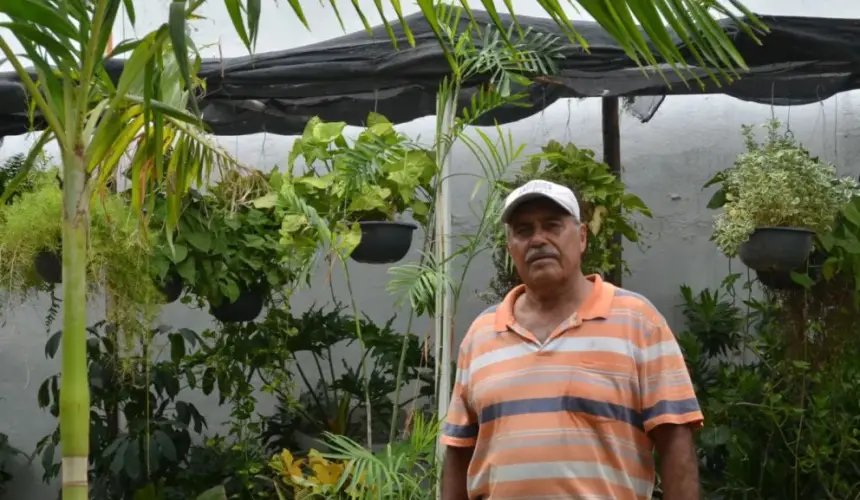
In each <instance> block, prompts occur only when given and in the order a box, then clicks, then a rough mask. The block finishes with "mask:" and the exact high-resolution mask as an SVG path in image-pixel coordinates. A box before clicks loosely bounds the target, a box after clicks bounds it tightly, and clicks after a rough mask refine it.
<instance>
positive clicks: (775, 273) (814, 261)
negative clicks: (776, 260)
mask: <svg viewBox="0 0 860 500" xmlns="http://www.w3.org/2000/svg"><path fill="white" fill-rule="evenodd" d="M825 260H827V254H826V253H824V252H820V251H815V252H813V253H812V255H810V256H809V265H808V266H807V265H806V263H804V264H803V265H801V266H799V267H797V268H795V269H793V271H794V272H796V273H799V274H806V275H808V276H809V278H810V279H811V280H812V281H815V282H817V281H818V279H819V278H821V266H822V265H824V261H825ZM791 273H792V270H789V271H783V270H781V269H763V270H758V271H756V272H755V274H756V276H757V277H758V280H759V282H761V284H762V285H764V286H765V287H767V288H770V289H773V290H800V289H802V288H803V285H801V284H800V283H798V282H796V281H794V279H793V278H792V277H791Z"/></svg>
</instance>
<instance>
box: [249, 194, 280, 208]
mask: <svg viewBox="0 0 860 500" xmlns="http://www.w3.org/2000/svg"><path fill="white" fill-rule="evenodd" d="M277 202H278V195H277V193H269V194H267V195H265V196H262V197H260V198H257V199H256V200H254V201H252V202H251V204H252V205H254V208H261V209H265V208H273V207H274V206H275V205H277Z"/></svg>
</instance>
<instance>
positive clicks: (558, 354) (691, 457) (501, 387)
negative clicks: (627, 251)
mask: <svg viewBox="0 0 860 500" xmlns="http://www.w3.org/2000/svg"><path fill="white" fill-rule="evenodd" d="M502 220H503V221H504V222H505V224H506V225H507V247H508V251H509V252H510V255H511V258H512V260H513V262H514V264H515V265H516V268H517V272H518V273H519V275H520V278H521V279H522V282H523V285H520V286H519V287H517V288H515V289H513V290H512V291H511V292H510V293H508V295H507V296H506V297H505V299H504V301H503V302H502V303H501V304H499V305H498V306H496V307H493V308H490V309H489V310H487V311H485V312H484V313H483V314H481V316H480V317H478V318H477V319H476V320H475V322H474V323H473V324H472V326H471V328H470V329H469V332H468V333H467V334H466V338H465V339H464V340H463V343H462V344H461V346H460V354H459V359H458V365H457V368H458V369H457V381H456V384H455V387H454V394H453V397H452V401H451V407H450V409H449V412H448V416H447V419H446V423H445V426H444V430H443V436H442V443H443V444H445V445H446V446H447V451H446V454H445V464H444V470H443V479H442V500H467V499H470V500H476V499H482V500H503V499H523V500H525V499H535V500H538V499H542V500H549V499H559V500H561V499H578V500H650V499H651V494H652V490H653V484H654V474H655V466H654V456H653V452H654V450H655V448H656V451H657V454H658V456H659V461H660V474H661V480H662V489H663V498H664V500H698V499H699V480H698V459H697V457H696V452H695V448H694V441H693V429H695V428H697V427H699V426H701V425H702V420H703V419H702V413H701V411H700V410H699V404H698V402H697V400H696V396H695V394H694V392H693V387H692V384H691V383H690V376H689V373H688V372H687V369H686V366H685V363H684V359H683V357H682V355H681V351H680V349H679V347H678V343H677V342H676V341H675V338H674V336H673V335H672V332H671V331H670V330H669V327H668V326H667V325H666V321H665V320H664V319H663V317H662V316H661V315H660V313H659V312H657V311H656V310H655V309H654V307H653V306H652V305H651V304H650V303H649V302H648V301H647V300H646V299H645V298H644V297H642V296H640V295H638V294H635V293H633V292H629V291H627V290H624V289H621V288H617V287H615V286H613V285H611V284H609V283H606V282H604V281H603V280H602V279H601V278H600V277H599V276H596V275H595V276H583V274H582V269H581V267H580V266H581V258H582V253H583V252H584V251H585V248H586V244H587V226H586V225H585V224H583V223H582V222H581V221H580V220H579V203H578V202H577V200H576V197H575V196H574V194H573V192H572V191H571V190H570V189H568V188H566V187H563V186H560V185H558V184H554V183H551V182H546V181H531V182H529V183H527V184H525V185H524V186H522V187H520V188H518V189H516V190H514V191H513V192H512V193H511V194H510V196H508V198H507V199H506V200H505V207H504V212H503V214H502Z"/></svg>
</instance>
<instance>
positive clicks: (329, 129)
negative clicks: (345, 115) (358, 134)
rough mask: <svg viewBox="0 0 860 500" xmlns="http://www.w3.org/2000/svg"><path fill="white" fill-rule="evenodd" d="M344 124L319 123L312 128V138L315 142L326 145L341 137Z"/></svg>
mask: <svg viewBox="0 0 860 500" xmlns="http://www.w3.org/2000/svg"><path fill="white" fill-rule="evenodd" d="M345 127H346V122H321V123H318V124H317V125H316V126H315V127H314V128H313V138H314V140H315V141H317V142H321V143H323V144H328V143H330V142H332V141H334V140H335V139H337V138H338V136H340V135H341V133H342V132H343V129H344V128H345Z"/></svg>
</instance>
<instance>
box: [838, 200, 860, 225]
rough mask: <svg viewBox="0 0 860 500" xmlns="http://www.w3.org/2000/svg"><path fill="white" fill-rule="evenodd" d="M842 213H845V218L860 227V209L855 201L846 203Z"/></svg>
mask: <svg viewBox="0 0 860 500" xmlns="http://www.w3.org/2000/svg"><path fill="white" fill-rule="evenodd" d="M842 213H843V214H845V218H846V219H848V220H849V221H850V222H851V224H854V226H855V227H858V228H860V210H857V206H856V205H855V204H854V203H849V204H848V205H846V206H845V209H844V210H843V211H842Z"/></svg>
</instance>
